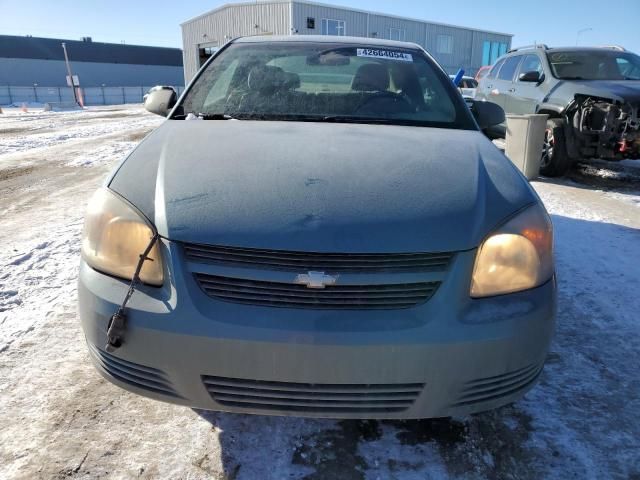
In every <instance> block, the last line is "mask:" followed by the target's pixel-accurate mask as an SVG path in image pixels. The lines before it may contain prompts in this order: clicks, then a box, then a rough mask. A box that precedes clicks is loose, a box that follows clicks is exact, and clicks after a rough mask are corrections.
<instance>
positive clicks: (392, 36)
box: [389, 28, 405, 42]
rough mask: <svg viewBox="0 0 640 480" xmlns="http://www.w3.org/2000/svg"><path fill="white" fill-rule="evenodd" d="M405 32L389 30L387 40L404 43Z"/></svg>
mask: <svg viewBox="0 0 640 480" xmlns="http://www.w3.org/2000/svg"><path fill="white" fill-rule="evenodd" d="M404 37H405V30H404V29H403V28H390V29H389V40H398V41H400V42H404Z"/></svg>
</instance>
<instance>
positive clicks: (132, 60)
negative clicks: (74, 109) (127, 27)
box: [0, 35, 184, 87]
mask: <svg viewBox="0 0 640 480" xmlns="http://www.w3.org/2000/svg"><path fill="white" fill-rule="evenodd" d="M62 42H65V44H66V47H67V52H68V54H69V60H70V63H71V67H72V70H73V74H74V75H77V76H78V77H79V80H80V86H82V87H103V86H108V87H111V86H118V87H123V86H126V87H134V86H142V85H160V84H162V85H174V86H181V85H184V73H183V69H182V52H181V51H180V49H179V48H161V47H145V46H139V45H125V44H119V43H101V42H93V41H92V40H91V38H90V37H86V38H84V39H83V40H82V41H76V40H59V39H53V38H37V37H20V36H9V35H0V87H1V86H9V87H10V86H18V87H26V86H33V85H39V86H42V87H66V85H67V82H66V76H67V70H66V67H65V62H64V52H63V50H62V45H61V44H62Z"/></svg>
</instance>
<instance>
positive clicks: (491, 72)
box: [487, 60, 504, 78]
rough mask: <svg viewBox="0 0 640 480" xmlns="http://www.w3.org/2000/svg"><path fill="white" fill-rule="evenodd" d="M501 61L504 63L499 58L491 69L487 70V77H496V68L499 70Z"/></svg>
mask: <svg viewBox="0 0 640 480" xmlns="http://www.w3.org/2000/svg"><path fill="white" fill-rule="evenodd" d="M503 63H504V60H500V61H499V62H498V63H496V64H495V65H494V66H493V68H492V69H491V71H490V72H489V75H487V78H496V74H497V73H498V70H500V67H501V66H502V64H503Z"/></svg>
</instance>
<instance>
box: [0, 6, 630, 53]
mask: <svg viewBox="0 0 640 480" xmlns="http://www.w3.org/2000/svg"><path fill="white" fill-rule="evenodd" d="M322 1H323V3H331V4H336V5H343V6H349V7H355V8H360V9H366V10H375V11H379V12H383V13H391V14H395V15H402V16H408V17H416V18H420V19H424V20H432V21H437V22H444V23H452V24H456V25H464V26H470V27H475V28H482V29H487V30H495V31H499V32H506V33H513V34H514V35H515V37H514V40H513V45H514V46H517V45H523V44H530V43H533V42H534V41H535V42H541V43H547V44H548V45H553V46H566V45H575V43H576V35H577V32H578V31H579V30H581V29H587V28H592V30H589V31H584V32H583V33H582V34H581V35H580V38H579V41H580V44H581V45H605V44H618V45H623V46H625V47H626V48H627V49H629V50H632V51H635V52H636V53H640V27H639V25H640V0H616V1H612V2H603V1H602V0H528V1H526V2H523V1H522V0H508V1H507V0H493V1H491V0H489V1H484V2H483V1H482V0H455V1H453V2H446V1H432V0H412V1H408V0H396V1H389V0H387V1H383V0H322ZM224 3H228V2H225V1H202V0H174V1H165V0H126V1H125V0H108V1H107V0H55V1H53V0H0V34H8V35H26V34H31V35H33V36H42V37H56V38H70V39H75V38H77V39H79V38H80V37H83V36H91V37H93V39H94V40H95V41H104V42H121V41H123V40H124V41H125V42H126V43H130V44H142V45H159V46H170V47H181V42H182V40H181V36H180V26H179V24H180V23H181V22H183V21H184V20H187V19H189V18H191V17H194V16H196V15H199V14H201V13H204V12H206V11H208V10H211V9H213V8H215V7H217V6H219V5H222V4H224Z"/></svg>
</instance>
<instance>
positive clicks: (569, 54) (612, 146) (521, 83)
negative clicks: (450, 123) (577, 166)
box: [477, 45, 640, 177]
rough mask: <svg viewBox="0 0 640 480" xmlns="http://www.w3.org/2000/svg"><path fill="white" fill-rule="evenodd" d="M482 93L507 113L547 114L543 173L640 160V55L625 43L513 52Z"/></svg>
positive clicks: (486, 81) (485, 80)
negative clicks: (584, 161)
mask: <svg viewBox="0 0 640 480" xmlns="http://www.w3.org/2000/svg"><path fill="white" fill-rule="evenodd" d="M477 98H479V99H485V100H488V101H491V102H493V103H497V104H498V105H500V106H501V107H502V108H503V109H504V110H505V111H506V112H507V113H516V114H526V113H544V114H547V115H549V119H548V121H547V129H546V133H545V142H544V149H543V152H542V162H541V168H540V172H541V173H542V174H543V175H547V176H552V177H553V176H561V175H564V174H565V173H566V172H567V171H568V170H569V168H570V167H571V164H572V163H573V162H574V161H575V160H578V159H581V158H602V159H606V160H621V159H623V158H640V57H639V56H638V55H635V54H633V53H631V52H627V51H625V50H624V49H623V48H621V47H616V46H612V47H589V48H578V47H575V48H548V47H547V46H545V45H535V46H532V47H523V48H518V49H514V50H511V51H509V52H508V53H507V55H505V56H504V57H502V58H500V59H498V61H497V62H496V63H495V65H494V66H493V67H492V69H491V71H490V72H489V74H488V75H487V76H486V77H485V78H483V79H482V81H481V82H480V85H479V87H478V93H477Z"/></svg>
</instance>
